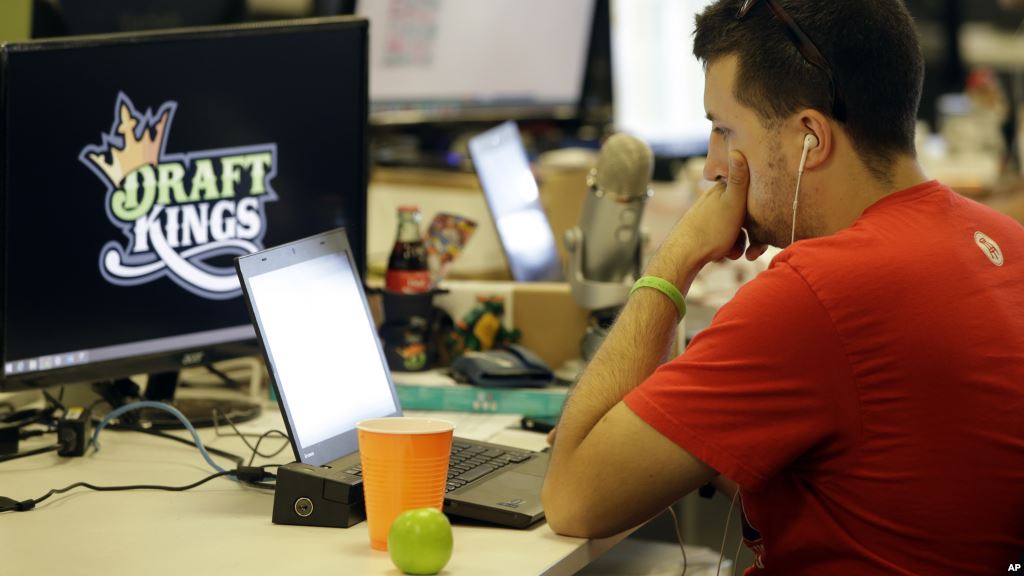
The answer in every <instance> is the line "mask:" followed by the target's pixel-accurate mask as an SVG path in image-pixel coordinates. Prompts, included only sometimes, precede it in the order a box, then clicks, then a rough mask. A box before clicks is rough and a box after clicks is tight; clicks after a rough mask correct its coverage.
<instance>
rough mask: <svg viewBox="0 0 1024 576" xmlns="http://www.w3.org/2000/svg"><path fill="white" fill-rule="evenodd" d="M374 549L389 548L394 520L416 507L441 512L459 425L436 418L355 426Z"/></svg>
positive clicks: (397, 419)
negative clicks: (454, 440)
mask: <svg viewBox="0 0 1024 576" xmlns="http://www.w3.org/2000/svg"><path fill="white" fill-rule="evenodd" d="M356 428H357V429H358V431H359V457H360V459H361V460H362V463H363V495H364V498H365V500H366V522H367V524H369V528H370V547H371V548H373V549H374V550H387V549H388V531H389V530H390V529H391V523H392V522H394V520H395V518H396V517H397V516H398V515H399V514H401V513H402V512H405V511H406V510H411V509H413V508H427V507H433V508H437V509H438V510H440V509H441V506H442V504H443V503H444V488H445V483H446V482H447V480H448V460H449V458H450V457H451V451H452V432H453V431H454V430H455V425H454V424H452V423H451V422H448V421H446V420H437V419H433V418H411V417H393V418H374V419H371V420H362V421H360V422H358V423H357V424H356Z"/></svg>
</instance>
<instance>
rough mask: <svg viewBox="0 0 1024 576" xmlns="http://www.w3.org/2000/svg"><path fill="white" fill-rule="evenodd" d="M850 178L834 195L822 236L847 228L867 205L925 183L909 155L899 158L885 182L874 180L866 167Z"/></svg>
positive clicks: (914, 160)
mask: <svg viewBox="0 0 1024 576" xmlns="http://www.w3.org/2000/svg"><path fill="white" fill-rule="evenodd" d="M851 176H852V177H848V178H845V179H842V180H840V181H841V182H843V185H842V189H841V190H838V191H836V192H837V193H836V194H834V195H833V198H834V200H835V202H836V206H835V209H834V210H829V211H828V213H829V214H830V215H831V216H832V218H830V219H829V221H828V222H826V224H825V225H826V227H827V230H823V232H825V234H833V233H835V232H838V231H839V230H843V229H845V228H848V227H850V226H851V225H853V223H854V222H855V221H856V220H857V219H858V218H860V216H861V214H863V213H864V211H865V210H867V209H868V207H869V206H871V205H872V204H874V203H875V202H878V201H879V200H881V199H882V198H884V197H886V196H888V195H890V194H893V193H895V192H899V191H900V190H906V189H907V188H910V187H912V186H916V185H918V184H921V183H922V182H926V181H927V180H928V178H927V176H925V174H924V172H923V171H922V170H921V166H920V165H919V164H918V163H917V160H916V159H915V158H913V157H911V156H900V158H899V159H898V160H897V161H896V163H895V165H894V166H893V169H892V171H891V172H890V178H888V179H887V180H888V181H887V182H882V181H879V180H878V179H877V178H874V177H873V176H872V175H871V174H870V172H868V170H867V169H866V168H864V169H862V170H856V171H855V172H854V174H852V175H851Z"/></svg>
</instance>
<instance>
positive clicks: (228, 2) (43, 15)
mask: <svg viewBox="0 0 1024 576" xmlns="http://www.w3.org/2000/svg"><path fill="white" fill-rule="evenodd" d="M32 4H33V10H32V12H33V18H32V28H33V34H32V36H33V37H34V38H45V37H53V36H68V35H85V34H109V33H113V32H139V31H143V30H159V29H167V28H185V27H192V26H208V25H213V24H233V23H237V22H242V21H243V20H244V19H245V17H246V3H245V0H103V1H102V2H96V0H33V2H32Z"/></svg>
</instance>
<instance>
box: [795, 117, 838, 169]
mask: <svg viewBox="0 0 1024 576" xmlns="http://www.w3.org/2000/svg"><path fill="white" fill-rule="evenodd" d="M797 120H798V123H799V130H800V143H801V146H803V143H804V139H805V138H806V136H807V135H808V134H812V135H813V136H814V137H815V139H817V141H818V143H817V145H816V146H813V147H811V149H810V150H808V152H807V162H806V163H805V164H804V170H814V169H815V168H817V167H819V166H821V165H822V164H824V163H825V161H827V160H828V159H829V157H831V155H832V152H833V147H834V146H835V134H834V132H833V126H832V123H831V122H830V121H829V120H828V118H826V117H825V115H824V114H822V113H821V112H818V111H817V110H813V109H810V108H808V109H806V110H802V111H800V113H799V114H798V115H797Z"/></svg>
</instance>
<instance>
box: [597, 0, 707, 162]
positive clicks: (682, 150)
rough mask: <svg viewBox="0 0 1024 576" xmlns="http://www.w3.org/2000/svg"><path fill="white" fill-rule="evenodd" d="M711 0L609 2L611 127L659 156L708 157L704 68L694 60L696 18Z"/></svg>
mask: <svg viewBox="0 0 1024 576" xmlns="http://www.w3.org/2000/svg"><path fill="white" fill-rule="evenodd" d="M708 4H711V2H710V0H611V5H610V9H611V18H610V22H611V50H612V96H613V97H612V114H613V124H614V126H615V129H616V130H618V131H620V132H626V133H629V134H632V135H634V136H636V137H638V138H640V139H642V140H644V141H646V142H647V143H648V144H650V146H651V149H652V150H653V151H654V153H655V155H656V156H659V157H686V156H702V155H704V154H707V147H708V136H709V135H710V133H711V123H710V122H709V121H708V119H707V117H706V115H705V111H704V68H703V66H702V65H701V63H700V62H699V61H698V60H697V59H696V58H694V56H693V31H694V17H695V16H696V15H697V14H698V13H700V12H701V11H702V10H703V9H704V8H705V7H706V6H707V5H708Z"/></svg>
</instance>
